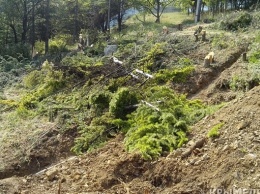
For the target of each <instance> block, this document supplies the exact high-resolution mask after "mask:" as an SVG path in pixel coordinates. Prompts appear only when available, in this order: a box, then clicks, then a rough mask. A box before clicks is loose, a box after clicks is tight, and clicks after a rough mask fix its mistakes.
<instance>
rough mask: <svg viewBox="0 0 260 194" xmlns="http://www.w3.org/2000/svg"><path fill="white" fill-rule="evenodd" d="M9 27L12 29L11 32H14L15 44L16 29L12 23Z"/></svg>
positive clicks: (16, 40) (15, 41)
mask: <svg viewBox="0 0 260 194" xmlns="http://www.w3.org/2000/svg"><path fill="white" fill-rule="evenodd" d="M9 26H10V28H11V29H12V31H13V33H14V43H15V44H17V43H18V38H17V32H16V29H15V27H14V25H13V24H9Z"/></svg>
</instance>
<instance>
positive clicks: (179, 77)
mask: <svg viewBox="0 0 260 194" xmlns="http://www.w3.org/2000/svg"><path fill="white" fill-rule="evenodd" d="M194 70H195V67H194V66H186V67H180V68H174V69H172V70H168V69H167V70H166V69H163V70H160V71H159V72H158V73H156V75H155V81H156V83H157V84H163V83H166V82H167V81H173V82H177V83H182V82H185V81H186V80H187V78H188V76H189V75H190V74H191V73H192V72H193V71H194Z"/></svg>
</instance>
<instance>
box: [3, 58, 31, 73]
mask: <svg viewBox="0 0 260 194" xmlns="http://www.w3.org/2000/svg"><path fill="white" fill-rule="evenodd" d="M26 65H27V61H26V60H24V58H22V57H21V60H20V61H19V60H18V59H17V58H14V57H12V56H4V57H3V56H0V72H1V71H2V72H9V71H11V70H13V69H19V68H23V67H25V66H26Z"/></svg>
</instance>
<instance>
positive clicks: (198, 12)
mask: <svg viewBox="0 0 260 194" xmlns="http://www.w3.org/2000/svg"><path fill="white" fill-rule="evenodd" d="M200 12H201V0H197V7H196V15H195V23H197V22H199V21H200Z"/></svg>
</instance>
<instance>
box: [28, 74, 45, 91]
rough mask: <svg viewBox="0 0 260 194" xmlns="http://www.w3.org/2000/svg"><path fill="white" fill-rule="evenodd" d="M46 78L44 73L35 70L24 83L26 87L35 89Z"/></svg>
mask: <svg viewBox="0 0 260 194" xmlns="http://www.w3.org/2000/svg"><path fill="white" fill-rule="evenodd" d="M44 77H45V75H44V73H43V72H42V71H39V70H34V71H32V72H30V73H29V74H27V76H25V77H24V79H23V83H24V85H25V87H27V88H30V89H33V88H35V87H36V86H38V85H40V84H41V83H42V82H43V81H44Z"/></svg>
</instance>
